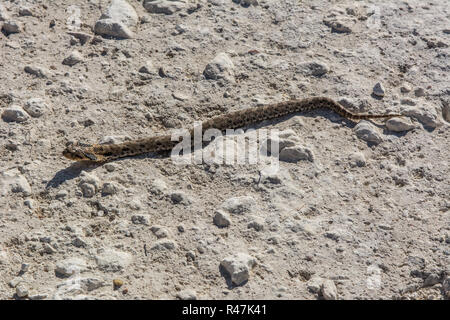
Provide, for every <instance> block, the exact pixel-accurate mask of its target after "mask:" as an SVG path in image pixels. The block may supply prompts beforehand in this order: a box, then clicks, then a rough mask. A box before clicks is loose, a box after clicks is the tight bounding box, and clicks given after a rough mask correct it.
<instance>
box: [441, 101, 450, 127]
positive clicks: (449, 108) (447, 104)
mask: <svg viewBox="0 0 450 320" xmlns="http://www.w3.org/2000/svg"><path fill="white" fill-rule="evenodd" d="M441 102H442V117H443V118H444V119H445V121H447V122H450V98H448V99H444V98H442V99H441Z"/></svg>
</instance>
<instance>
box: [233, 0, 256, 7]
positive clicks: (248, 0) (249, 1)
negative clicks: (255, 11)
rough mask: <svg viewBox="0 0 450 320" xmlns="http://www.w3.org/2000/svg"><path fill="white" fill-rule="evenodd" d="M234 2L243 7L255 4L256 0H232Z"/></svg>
mask: <svg viewBox="0 0 450 320" xmlns="http://www.w3.org/2000/svg"><path fill="white" fill-rule="evenodd" d="M233 2H234V3H237V4H240V5H241V6H243V7H249V6H252V5H253V6H257V5H258V0H233Z"/></svg>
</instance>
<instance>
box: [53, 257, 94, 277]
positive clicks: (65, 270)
mask: <svg viewBox="0 0 450 320" xmlns="http://www.w3.org/2000/svg"><path fill="white" fill-rule="evenodd" d="M86 270H87V264H86V261H85V260H83V259H81V258H68V259H65V260H61V261H59V262H57V263H56V266H55V273H56V274H57V275H59V276H62V277H70V276H72V275H74V274H78V273H81V272H84V271H86Z"/></svg>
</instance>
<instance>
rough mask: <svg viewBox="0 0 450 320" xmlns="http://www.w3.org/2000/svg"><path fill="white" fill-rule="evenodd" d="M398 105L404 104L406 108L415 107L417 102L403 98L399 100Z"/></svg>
mask: <svg viewBox="0 0 450 320" xmlns="http://www.w3.org/2000/svg"><path fill="white" fill-rule="evenodd" d="M400 104H404V105H407V106H415V105H417V102H416V101H415V100H412V99H409V98H405V99H401V100H400Z"/></svg>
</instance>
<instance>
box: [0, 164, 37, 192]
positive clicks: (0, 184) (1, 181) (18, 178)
mask: <svg viewBox="0 0 450 320" xmlns="http://www.w3.org/2000/svg"><path fill="white" fill-rule="evenodd" d="M9 192H12V193H21V194H22V195H24V196H26V197H27V196H30V195H31V186H30V184H29V183H28V181H27V179H26V178H25V177H24V176H23V175H22V174H21V173H20V171H19V170H18V169H17V168H14V169H10V170H7V171H0V196H3V195H6V194H8V193H9Z"/></svg>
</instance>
